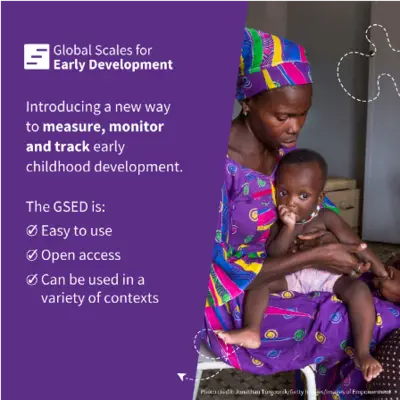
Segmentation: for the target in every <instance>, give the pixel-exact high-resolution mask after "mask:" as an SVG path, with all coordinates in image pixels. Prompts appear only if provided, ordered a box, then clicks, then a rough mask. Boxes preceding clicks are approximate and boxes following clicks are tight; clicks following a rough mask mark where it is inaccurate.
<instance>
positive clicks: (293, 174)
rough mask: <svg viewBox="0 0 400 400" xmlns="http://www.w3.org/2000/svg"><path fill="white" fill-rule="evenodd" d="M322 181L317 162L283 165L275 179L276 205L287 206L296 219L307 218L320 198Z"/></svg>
mask: <svg viewBox="0 0 400 400" xmlns="http://www.w3.org/2000/svg"><path fill="white" fill-rule="evenodd" d="M323 181H324V178H323V174H322V171H321V168H320V167H319V165H318V164H317V163H304V164H287V165H283V166H282V167H281V168H280V169H279V172H278V176H277V179H276V192H277V202H278V206H280V205H284V206H286V207H288V208H289V210H290V211H292V212H294V213H295V214H296V215H297V221H301V220H303V219H305V218H307V217H308V216H309V215H310V214H311V213H312V212H313V211H314V210H315V208H316V206H317V204H318V203H319V202H320V200H321V197H322V195H321V192H322V189H323V184H324V182H323Z"/></svg>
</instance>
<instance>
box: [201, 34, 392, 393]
mask: <svg viewBox="0 0 400 400" xmlns="http://www.w3.org/2000/svg"><path fill="white" fill-rule="evenodd" d="M311 98H312V80H311V73H310V65H309V63H308V62H307V58H306V54H305V51H304V49H303V48H302V47H301V46H298V45H296V44H294V43H292V42H289V41H287V40H284V39H280V38H278V37H276V36H272V35H269V34H265V33H262V32H258V31H255V30H253V29H245V35H244V42H243V45H242V50H241V57H240V68H239V79H238V84H237V99H238V100H239V101H240V102H241V105H242V112H241V113H240V115H239V116H238V117H237V118H236V119H235V120H234V121H233V122H232V128H231V134H230V139H229V150H228V155H227V157H226V162H225V175H224V176H225V180H224V185H223V190H222V201H221V206H220V214H219V226H218V229H217V234H216V241H215V247H214V254H213V264H212V267H211V273H210V280H209V288H208V289H209V290H208V296H207V305H206V310H205V332H206V333H207V335H206V343H207V344H208V346H209V347H210V348H211V350H212V351H213V352H214V353H216V354H217V355H218V356H224V357H226V359H227V360H228V362H229V363H230V364H231V365H232V366H234V367H235V368H237V369H241V370H244V371H247V372H251V373H255V374H274V373H277V372H281V371H288V370H295V369H299V368H301V367H304V366H306V365H308V364H313V363H316V364H317V383H318V387H319V388H320V389H321V388H323V389H328V390H334V391H335V393H334V394H333V398H336V399H339V398H345V396H346V395H345V394H343V393H342V392H345V390H347V391H349V390H350V389H353V388H360V387H362V385H363V381H362V376H361V373H360V372H359V371H358V370H356V369H355V368H354V364H353V362H352V361H351V358H352V357H353V353H354V350H353V347H352V339H351V334H350V331H349V321H348V318H347V311H346V308H345V307H344V306H343V304H342V303H341V302H340V300H338V299H337V298H336V297H335V296H332V295H328V294H326V293H325V294H323V293H311V294H309V295H298V294H295V293H292V292H284V293H281V294H278V295H274V296H272V297H271V300H270V306H269V307H268V309H267V311H266V314H265V316H264V322H263V326H262V332H261V333H262V338H263V342H262V345H261V347H260V348H259V349H257V350H249V349H244V348H236V346H235V347H233V346H230V345H225V344H224V343H223V342H222V341H221V340H219V339H218V338H217V336H216V334H215V332H214V331H218V330H231V329H239V328H241V327H242V326H243V325H244V324H245V323H246V321H243V320H242V315H243V312H242V310H243V298H244V295H243V292H244V290H245V289H246V288H248V287H249V285H253V286H255V285H258V284H260V283H261V282H265V281H273V280H276V279H279V278H282V277H283V276H285V275H287V274H290V273H293V272H295V271H298V270H300V269H303V268H307V267H308V266H310V265H312V264H314V265H315V264H319V265H321V266H325V267H324V268H325V269H326V270H330V271H334V272H337V273H340V274H349V275H350V274H353V275H354V274H355V273H359V272H360V268H359V264H358V260H357V258H356V257H355V254H356V253H357V252H360V251H362V250H363V248H362V246H352V245H343V244H332V243H331V244H329V238H326V237H324V238H320V241H321V244H320V246H318V247H313V246H309V248H307V246H305V248H303V249H302V251H300V252H295V249H294V253H293V254H292V255H286V256H282V257H279V258H274V259H268V258H266V255H265V250H264V247H265V242H266V239H267V237H268V234H269V228H270V227H271V225H272V224H273V222H274V221H275V220H276V207H275V204H274V187H273V184H272V183H273V180H274V173H275V169H276V166H277V163H278V161H279V158H280V157H281V156H282V155H283V154H285V153H286V152H287V151H290V150H291V149H293V148H294V147H295V146H296V140H297V138H298V135H299V132H300V130H301V128H302V127H303V124H304V122H305V120H306V117H307V113H308V111H309V109H310V107H311ZM322 206H324V207H331V208H334V206H333V205H332V204H330V203H329V202H328V200H326V201H325V203H324V204H323V205H322ZM316 236H318V234H317V235H316ZM304 239H309V240H310V239H313V238H311V237H308V238H304ZM325 239H327V240H325ZM324 243H325V244H324ZM374 301H375V305H376V312H377V325H376V327H375V330H374V340H373V342H372V343H371V346H374V345H375V343H377V342H380V341H381V340H382V339H383V338H384V337H385V336H386V335H387V334H388V333H390V332H391V331H392V330H394V329H395V328H398V327H400V317H399V315H400V308H399V307H395V306H394V305H393V304H391V303H388V302H385V301H382V300H378V299H376V298H375V299H374ZM325 396H326V397H325V398H329V397H332V395H330V394H329V393H328V392H326V395H325ZM360 397H361V396H360ZM323 398H324V397H323ZM347 398H348V396H347ZM352 398H357V395H355V394H354V393H353V394H352Z"/></svg>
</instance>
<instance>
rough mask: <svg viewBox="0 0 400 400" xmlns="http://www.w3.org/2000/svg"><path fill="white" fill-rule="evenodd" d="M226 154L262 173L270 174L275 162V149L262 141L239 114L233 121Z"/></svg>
mask: <svg viewBox="0 0 400 400" xmlns="http://www.w3.org/2000/svg"><path fill="white" fill-rule="evenodd" d="M228 154H229V157H230V158H232V159H233V160H234V161H236V162H237V163H239V164H241V165H243V166H244V167H246V168H250V169H254V170H255V171H258V172H261V173H263V174H264V175H271V174H272V172H273V170H274V169H275V166H276V163H277V160H278V158H277V155H278V153H277V151H276V149H271V148H269V147H267V146H266V145H265V144H264V143H262V142H261V141H260V140H259V139H258V138H257V137H256V136H255V135H254V133H253V131H252V130H251V128H250V127H249V126H248V124H247V123H246V121H245V119H244V117H243V116H242V115H239V116H238V117H237V118H236V119H235V120H234V121H233V122H232V128H231V133H230V137H229V145H228Z"/></svg>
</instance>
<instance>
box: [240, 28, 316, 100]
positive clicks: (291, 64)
mask: <svg viewBox="0 0 400 400" xmlns="http://www.w3.org/2000/svg"><path fill="white" fill-rule="evenodd" d="M307 83H312V78H311V67H310V64H309V63H308V61H307V57H306V52H305V50H304V48H303V47H302V46H299V45H297V44H295V43H293V42H290V41H289V40H286V39H281V38H279V37H277V36H274V35H270V34H269V33H264V32H261V31H256V30H255V29H252V28H245V31H244V41H243V44H242V51H241V55H240V67H239V78H238V83H237V92H236V98H237V99H238V100H243V99H246V98H249V97H252V96H254V95H256V94H257V93H260V92H262V91H264V90H271V89H275V88H278V87H282V86H288V85H305V84H307Z"/></svg>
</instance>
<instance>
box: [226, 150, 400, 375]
mask: <svg viewBox="0 0 400 400" xmlns="http://www.w3.org/2000/svg"><path fill="white" fill-rule="evenodd" d="M326 178H327V165H326V162H325V160H324V159H323V157H322V156H321V155H320V154H318V153H316V152H314V151H311V150H305V149H298V150H293V151H292V152H290V153H288V154H287V155H286V156H284V157H283V158H282V160H281V161H280V163H279V166H278V170H277V174H276V196H277V199H276V200H277V204H278V213H279V219H278V220H277V221H276V222H275V224H274V225H273V226H272V227H271V231H270V235H269V237H268V241H267V245H266V251H267V254H268V256H269V257H279V256H281V255H283V254H286V253H288V252H290V251H291V246H292V245H293V243H294V241H295V239H296V238H297V237H298V236H299V235H305V234H309V233H312V232H315V231H326V232H331V234H333V235H334V237H336V239H337V241H336V242H340V243H344V244H360V243H361V241H360V239H359V238H358V237H357V235H356V234H355V233H354V232H353V231H352V229H351V228H350V227H349V226H348V225H347V224H346V223H345V222H344V221H343V220H342V218H341V217H340V216H339V215H338V214H337V213H335V212H334V211H332V210H329V209H325V208H320V206H319V204H321V202H322V200H323V198H324V193H323V189H324V186H325V182H326ZM358 257H359V258H360V259H361V260H362V261H363V263H364V264H363V263H360V264H359V267H358V269H357V271H354V272H353V274H352V276H347V275H336V274H334V273H331V272H328V271H325V270H324V267H323V266H318V265H313V266H312V268H308V269H302V270H300V271H298V272H295V273H293V274H290V275H288V276H286V277H285V278H284V279H282V280H279V281H275V282H272V283H269V284H268V285H264V286H260V287H258V288H255V289H251V290H248V291H247V292H246V298H245V310H244V327H243V329H239V330H236V331H230V332H218V336H219V337H220V338H221V339H223V340H224V341H225V342H226V343H228V344H237V345H242V346H244V347H247V348H258V347H259V346H260V345H261V339H260V330H261V323H262V320H263V316H264V312H265V310H266V308H267V306H268V301H269V293H277V292H281V291H285V290H292V291H295V292H299V293H310V292H314V291H321V292H333V293H335V294H336V295H337V296H338V297H339V298H340V299H341V300H342V301H343V302H344V303H345V304H346V305H347V307H348V312H349V317H350V323H351V328H352V332H353V336H354V342H355V361H356V364H357V365H358V367H359V368H360V369H361V371H362V373H363V375H364V378H365V379H366V380H367V381H370V380H371V379H373V378H375V377H377V376H378V375H379V373H380V372H381V371H382V366H381V364H380V363H379V362H378V361H377V360H376V359H375V358H373V357H372V356H371V354H370V347H369V346H370V342H371V339H372V334H373V329H374V326H375V321H376V315H375V307H374V303H373V299H372V294H371V292H370V290H369V288H368V286H367V284H366V283H365V282H363V281H361V280H357V279H354V278H356V277H358V274H357V273H360V272H361V273H362V271H365V270H368V269H369V268H371V270H372V272H373V273H374V275H375V279H374V284H375V286H376V287H377V288H378V289H379V291H380V293H381V294H383V295H385V293H391V294H393V295H394V296H398V297H397V299H399V298H400V297H399V296H400V284H399V281H398V280H397V281H396V282H394V281H393V280H394V279H395V275H394V274H393V271H391V270H389V269H388V270H386V268H385V266H384V265H383V264H382V262H381V261H380V260H379V259H378V257H377V256H376V255H375V254H373V253H372V251H370V250H369V249H365V250H364V251H362V252H360V253H359V254H358ZM397 278H398V276H397ZM397 278H396V279H397ZM389 300H390V299H389ZM250 311H251V312H250Z"/></svg>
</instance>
